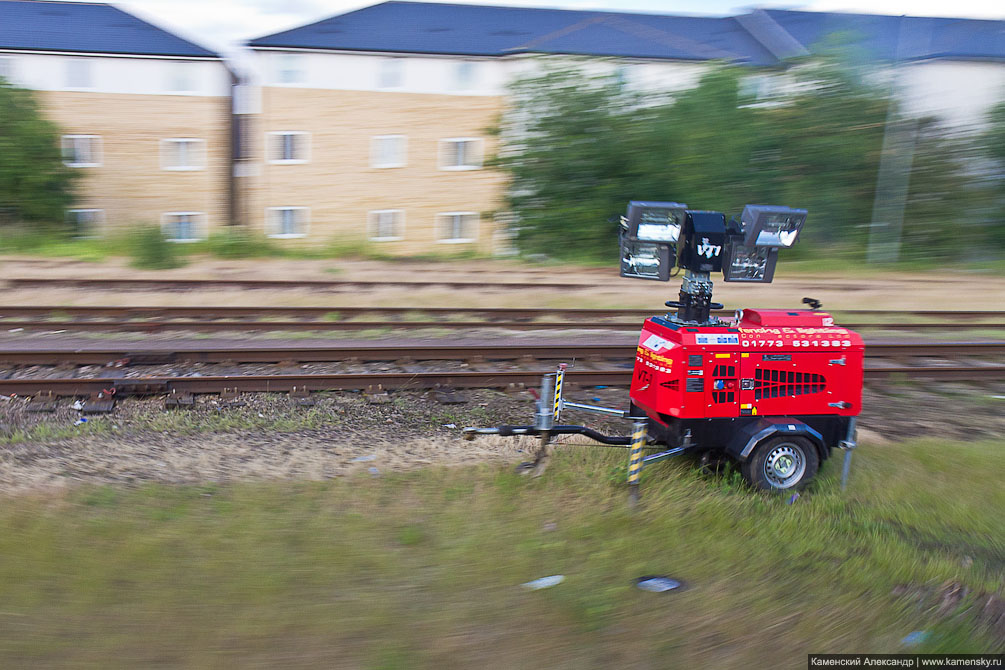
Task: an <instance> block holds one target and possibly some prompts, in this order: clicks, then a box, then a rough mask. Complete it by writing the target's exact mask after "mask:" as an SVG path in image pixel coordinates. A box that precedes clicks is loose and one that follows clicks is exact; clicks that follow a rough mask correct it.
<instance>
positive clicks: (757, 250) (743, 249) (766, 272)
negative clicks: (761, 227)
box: [722, 238, 778, 284]
mask: <svg viewBox="0 0 1005 670" xmlns="http://www.w3.org/2000/svg"><path fill="white" fill-rule="evenodd" d="M777 263H778V249H777V248H775V247H764V246H754V247H748V246H747V245H745V244H743V241H742V240H740V239H738V238H734V239H731V240H730V241H729V242H727V243H726V254H725V260H724V261H723V263H722V278H723V280H724V281H742V282H748V283H753V282H760V283H764V284H769V283H771V280H772V279H774V277H775V265H776V264H777Z"/></svg>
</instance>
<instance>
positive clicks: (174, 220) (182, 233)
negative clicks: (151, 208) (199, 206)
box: [161, 212, 205, 242]
mask: <svg viewBox="0 0 1005 670" xmlns="http://www.w3.org/2000/svg"><path fill="white" fill-rule="evenodd" d="M203 223H204V222H203V214H202V212H168V213H166V214H164V216H163V218H162V220H161V229H162V230H163V231H164V236H165V237H166V238H167V241H168V242H197V241H198V240H201V239H202V238H203V237H204V233H203V230H204V228H205V227H204V225H203Z"/></svg>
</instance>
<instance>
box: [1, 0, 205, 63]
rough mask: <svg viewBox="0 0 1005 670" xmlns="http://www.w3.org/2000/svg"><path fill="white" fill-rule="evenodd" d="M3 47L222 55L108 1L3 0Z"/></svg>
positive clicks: (155, 54) (164, 54)
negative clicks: (137, 16)
mask: <svg viewBox="0 0 1005 670" xmlns="http://www.w3.org/2000/svg"><path fill="white" fill-rule="evenodd" d="M0 49H26V50H31V51H71V52H77V53H106V54H137V55H148V56H190V57H202V58H206V57H210V58H219V56H217V54H215V53H213V52H212V51H209V50H208V49H204V48H202V47H201V46H199V45H197V44H193V43H192V42H189V41H188V40H184V39H182V38H180V37H178V36H177V35H174V34H172V33H169V32H168V31H166V30H164V29H162V28H158V27H157V26H154V25H151V24H149V23H147V22H146V21H143V20H141V19H138V18H136V17H135V16H133V15H132V14H128V13H126V12H124V11H122V10H121V9H119V8H118V7H114V6H112V5H108V4H104V3H83V2H39V1H38V0H31V1H27V0H0Z"/></svg>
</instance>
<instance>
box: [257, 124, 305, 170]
mask: <svg viewBox="0 0 1005 670" xmlns="http://www.w3.org/2000/svg"><path fill="white" fill-rule="evenodd" d="M281 135H301V136H303V137H305V138H306V140H307V141H306V142H304V143H303V158H276V155H277V153H279V152H277V151H276V145H275V143H274V142H275V139H276V138H277V137H279V136H281ZM265 152H266V155H265V157H266V162H267V163H269V164H271V165H303V164H304V163H310V162H311V134H310V133H309V132H307V131H306V130H270V131H269V132H267V133H265Z"/></svg>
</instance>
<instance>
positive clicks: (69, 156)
mask: <svg viewBox="0 0 1005 670" xmlns="http://www.w3.org/2000/svg"><path fill="white" fill-rule="evenodd" d="M62 148H63V162H64V163H65V164H66V165H67V166H68V167H75V168H85V167H98V166H100V165H101V138H100V137H98V136H97V135H63V140H62Z"/></svg>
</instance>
